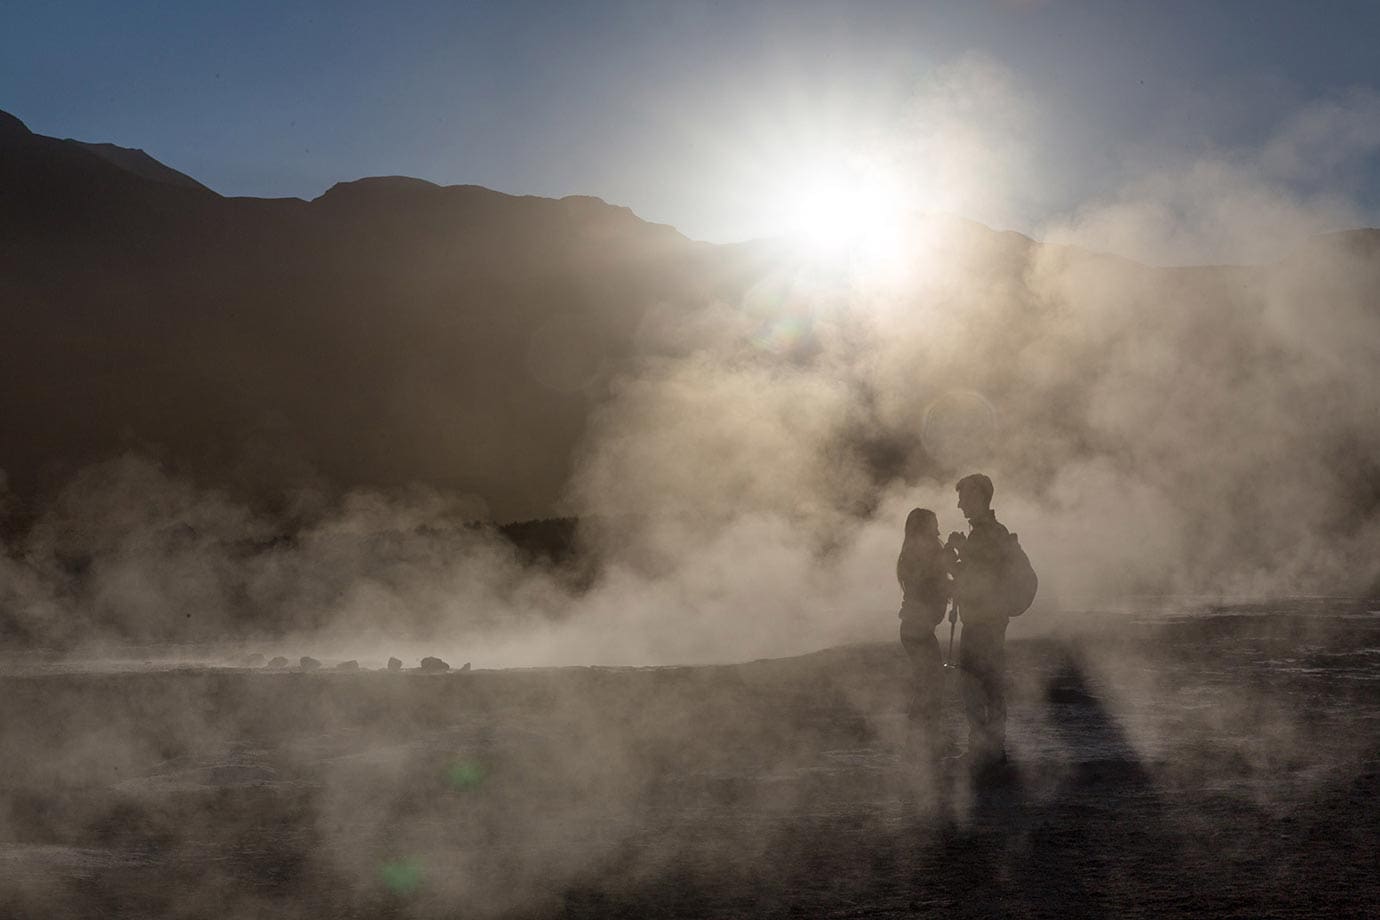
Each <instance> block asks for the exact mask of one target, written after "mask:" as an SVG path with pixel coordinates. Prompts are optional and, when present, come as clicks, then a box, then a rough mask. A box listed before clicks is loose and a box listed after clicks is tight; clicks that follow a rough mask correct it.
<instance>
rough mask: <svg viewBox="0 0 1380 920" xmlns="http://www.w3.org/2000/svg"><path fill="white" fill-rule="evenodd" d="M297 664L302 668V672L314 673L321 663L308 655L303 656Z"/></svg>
mask: <svg viewBox="0 0 1380 920" xmlns="http://www.w3.org/2000/svg"><path fill="white" fill-rule="evenodd" d="M298 664H300V665H301V666H302V670H303V671H315V670H316V669H317V668H319V667H321V662H319V661H317V660H316V659H315V658H313V657H311V656H310V655H303V656H302V658H301V660H300V661H298Z"/></svg>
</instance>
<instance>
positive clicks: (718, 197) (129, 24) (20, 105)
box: [0, 0, 1380, 241]
mask: <svg viewBox="0 0 1380 920" xmlns="http://www.w3.org/2000/svg"><path fill="white" fill-rule="evenodd" d="M0 22H3V23H4V27H3V29H0V108H3V109H5V110H7V111H10V112H12V113H14V114H16V115H18V116H19V117H20V118H22V119H24V121H25V122H26V123H27V124H28V125H29V127H30V128H32V129H33V130H35V131H38V132H40V133H44V134H50V135H55V136H59V137H76V138H78V139H81V140H101V141H112V142H114V143H118V144H122V145H126V146H135V147H142V148H144V149H145V150H147V151H148V152H149V153H151V154H152V155H153V156H155V157H157V158H158V159H160V160H162V161H164V162H166V163H168V164H169V165H171V166H173V167H175V168H178V169H181V170H183V171H184V172H187V173H189V174H191V175H193V176H195V177H197V178H198V179H200V180H201V181H203V182H205V183H207V184H208V185H210V186H211V187H212V188H214V189H216V190H217V191H219V192H221V193H223V194H230V195H258V196H280V195H293V196H299V197H304V198H311V197H314V196H316V195H319V194H320V193H321V192H322V191H324V190H325V189H326V188H328V187H329V186H330V185H331V184H332V183H334V182H337V181H341V180H349V179H354V178H358V177H360V176H365V175H380V174H403V175H413V176H420V177H422V178H426V179H431V180H433V181H436V182H441V183H476V184H480V185H485V186H489V187H491V188H496V189H499V190H502V191H506V192H512V193H521V194H539V195H553V196H558V195H566V194H591V195H598V196H600V197H602V198H605V199H606V200H609V201H611V202H615V203H618V204H624V205H627V206H629V207H632V208H633V209H634V210H635V211H637V212H638V213H639V214H640V215H642V216H644V217H646V218H648V219H652V220H656V221H661V222H666V223H671V224H674V225H676V226H677V227H679V228H680V229H682V230H683V231H684V232H686V233H687V234H689V235H691V236H694V237H697V238H702V239H712V240H718V241H723V240H732V239H742V238H746V237H751V236H756V235H759V234H763V233H770V232H772V231H773V230H774V229H776V223H775V222H776V220H777V217H776V214H775V213H774V212H775V210H776V209H777V205H778V204H779V201H780V195H779V193H773V194H766V193H765V192H764V191H763V190H764V189H766V188H767V187H769V186H771V185H772V184H773V183H774V182H779V181H780V177H782V176H788V175H790V174H791V173H792V170H794V169H795V168H796V167H797V165H798V163H797V161H798V160H799V159H800V158H802V157H805V158H808V157H812V156H817V154H818V151H821V150H822V151H825V153H824V154H823V156H825V157H826V158H827V157H828V156H832V155H834V153H835V152H837V151H840V150H844V149H845V148H846V149H847V150H849V151H856V150H862V151H876V150H883V151H885V152H886V155H887V156H888V157H889V158H890V162H893V163H894V164H898V165H897V168H900V169H903V170H909V171H910V172H911V173H913V174H924V173H933V174H934V175H940V174H941V173H943V170H941V169H939V168H937V167H933V168H932V167H931V166H930V165H928V164H929V162H930V161H928V160H926V157H933V156H935V155H937V154H936V153H935V150H934V149H933V144H932V143H930V141H931V138H932V136H934V132H936V131H940V130H941V129H942V130H944V131H948V132H950V135H955V133H956V136H957V137H959V139H960V141H962V143H957V144H956V145H955V144H948V141H946V142H945V143H946V144H948V146H946V147H945V150H946V151H949V152H950V154H951V156H950V159H951V161H957V160H961V159H962V158H963V157H966V156H969V155H970V153H969V151H971V150H978V151H979V152H980V153H981V157H980V158H985V159H984V162H985V164H986V166H985V167H984V168H986V169H987V170H988V172H986V173H983V172H981V171H980V170H978V171H975V172H974V173H973V175H972V176H971V177H969V178H970V179H971V182H970V183H969V185H971V186H972V189H970V190H969V192H970V193H968V194H966V195H956V196H950V197H949V198H946V199H943V200H942V202H941V203H942V204H944V205H946V206H951V207H955V208H958V209H961V210H965V211H968V212H970V213H969V216H973V217H975V218H977V219H980V220H984V221H986V222H988V223H992V224H996V225H1000V226H1008V227H1013V228H1015V229H1020V230H1023V231H1027V232H1033V231H1036V230H1038V229H1039V228H1040V227H1041V226H1043V225H1044V224H1045V223H1046V222H1048V221H1050V220H1052V219H1054V220H1057V219H1059V218H1060V216H1061V215H1067V214H1069V213H1071V212H1075V211H1076V210H1077V209H1079V208H1080V207H1082V206H1083V205H1084V203H1085V202H1088V201H1096V200H1106V199H1108V198H1109V197H1112V198H1114V197H1115V196H1117V195H1118V194H1119V192H1118V190H1119V189H1123V188H1125V187H1126V186H1127V185H1128V184H1134V183H1135V182H1136V181H1137V177H1139V176H1141V175H1143V174H1144V173H1145V172H1147V171H1153V170H1156V169H1160V170H1171V171H1172V170H1175V169H1189V168H1191V164H1193V163H1194V162H1195V161H1196V160H1197V159H1199V158H1203V157H1207V158H1214V157H1226V158H1228V159H1230V160H1231V161H1232V162H1234V163H1237V164H1241V163H1245V162H1249V161H1250V160H1251V159H1252V157H1253V156H1254V152H1255V151H1259V150H1263V149H1265V148H1267V147H1269V145H1270V144H1271V142H1272V140H1274V139H1277V138H1278V135H1279V134H1280V132H1281V131H1287V130H1288V125H1290V124H1291V123H1297V122H1298V120H1299V119H1300V118H1305V119H1306V118H1307V117H1308V113H1309V112H1310V111H1314V110H1316V109H1317V108H1318V107H1319V106H1321V107H1327V106H1329V105H1337V104H1340V105H1341V106H1342V111H1341V114H1340V115H1339V116H1338V118H1339V119H1340V120H1341V121H1342V122H1344V123H1348V122H1351V121H1355V120H1357V119H1361V118H1364V117H1365V116H1364V113H1365V112H1368V111H1369V108H1368V107H1369V100H1370V96H1369V95H1368V94H1370V93H1373V92H1375V91H1376V89H1377V87H1380V54H1376V53H1375V51H1374V46H1375V40H1376V38H1377V36H1380V3H1373V2H1372V3H1349V2H1343V0H1330V2H1325V3H1316V2H1315V3H1284V2H1223V3H1207V2H1145V3H1118V2H1110V0H1109V2H1087V3H1075V2H1059V0H1046V2H1039V0H1024V2H1021V0H990V2H989V0H972V2H967V3H923V2H909V3H853V4H847V5H845V4H841V3H840V4H833V3H829V4H821V3H809V2H789V3H717V2H682V3H658V2H605V3H586V2H578V0H575V2H564V3H560V2H555V3H528V2H514V0H510V2H503V3H454V2H450V3H445V2H432V0H425V2H423V0H412V2H392V3H388V4H382V3H352V2H322V3H290V2H289V3H276V2H275V3H260V2H239V3H224V2H220V3H199V2H188V0H183V2H156V3H155V2H137V0H129V2H123V3H118V4H117V3H109V2H87V3H82V2H68V3H63V2H54V3H23V2H20V3H15V2H9V0H0ZM1358 99H1359V100H1360V102H1357V100H1358ZM1337 100H1342V101H1341V103H1337ZM1353 109H1356V110H1357V111H1360V112H1362V113H1363V114H1361V115H1353V114H1351V113H1352V111H1353ZM964 119H968V121H965V120H964ZM936 125H939V126H940V127H935V126H936ZM1352 133H1354V134H1358V137H1356V138H1353V140H1352V147H1353V148H1354V149H1352V148H1348V150H1347V152H1346V155H1345V156H1340V157H1338V158H1336V160H1337V162H1330V163H1329V164H1328V166H1327V168H1326V169H1302V168H1299V167H1298V165H1297V164H1295V165H1294V166H1293V167H1291V168H1290V169H1288V170H1285V171H1284V172H1278V171H1276V172H1274V173H1271V174H1270V176H1269V178H1268V181H1269V182H1271V183H1275V184H1277V185H1282V186H1283V187H1285V193H1286V194H1290V195H1293V194H1297V195H1302V196H1309V195H1315V196H1316V195H1324V194H1325V195H1327V196H1331V198H1332V199H1340V200H1344V201H1345V202H1347V203H1348V204H1349V205H1350V210H1349V211H1348V213H1349V214H1352V215H1361V216H1362V217H1365V216H1368V215H1373V214H1374V213H1375V211H1376V206H1377V203H1380V159H1377V157H1376V153H1375V148H1376V147H1377V146H1380V140H1376V141H1374V142H1373V141H1372V140H1370V139H1369V134H1367V133H1366V132H1365V131H1360V132H1359V133H1358V132H1352ZM947 136H949V135H946V137H947ZM963 143H967V144H968V145H969V146H967V147H965V146H963ZM898 151H900V152H899V153H898ZM953 151H958V152H957V153H954V152H953ZM947 168H948V169H949V170H950V171H952V170H953V168H954V166H953V163H952V162H951V163H950V165H949V166H948V167H947ZM998 173H999V177H998V178H994V176H998ZM945 175H947V174H945ZM934 194H935V195H936V201H939V200H940V197H939V195H938V192H935V193H934Z"/></svg>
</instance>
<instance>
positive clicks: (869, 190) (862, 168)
mask: <svg viewBox="0 0 1380 920" xmlns="http://www.w3.org/2000/svg"><path fill="white" fill-rule="evenodd" d="M783 194H784V195H785V198H786V204H785V207H784V208H783V212H784V213H785V215H786V219H787V222H788V230H789V233H790V235H791V236H792V237H793V238H794V239H795V241H796V242H797V244H798V245H799V246H800V247H801V249H802V250H803V251H804V252H805V253H806V254H807V255H809V256H811V257H816V258H829V259H840V258H846V259H848V260H849V261H850V262H853V263H858V264H864V265H868V266H872V267H876V268H883V267H886V266H888V265H889V264H891V263H892V262H894V261H895V260H896V259H899V258H900V255H901V253H900V250H901V247H902V236H903V230H904V218H905V214H906V210H907V202H906V200H905V199H906V196H905V195H904V191H903V189H902V187H901V184H900V183H899V182H898V181H897V180H896V177H895V176H893V175H891V174H890V173H888V172H887V171H885V170H884V169H882V168H880V167H878V166H876V165H873V164H866V163H827V164H818V165H815V166H811V167H809V168H806V169H802V170H800V171H799V172H798V173H796V174H795V176H794V177H793V178H792V179H791V180H790V181H789V182H788V183H787V185H786V189H785V190H784V192H783Z"/></svg>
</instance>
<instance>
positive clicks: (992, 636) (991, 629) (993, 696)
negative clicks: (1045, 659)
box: [958, 623, 1006, 759]
mask: <svg viewBox="0 0 1380 920" xmlns="http://www.w3.org/2000/svg"><path fill="white" fill-rule="evenodd" d="M1005 638H1006V624H1005V623H1002V624H996V625H987V624H980V625H969V624H964V627H963V634H962V638H961V641H962V645H961V646H960V648H959V657H958V660H959V667H960V668H961V669H962V675H963V687H964V705H965V708H966V709H967V711H968V751H969V753H970V754H971V755H973V756H974V757H977V758H984V759H986V758H997V759H1000V758H1001V757H1003V756H1004V752H1005V744H1006V693H1005V681H1006V675H1005V671H1006V667H1005V658H1006V655H1005Z"/></svg>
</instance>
